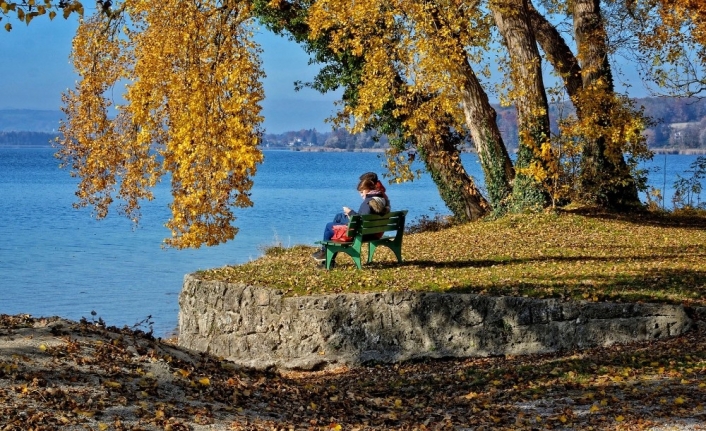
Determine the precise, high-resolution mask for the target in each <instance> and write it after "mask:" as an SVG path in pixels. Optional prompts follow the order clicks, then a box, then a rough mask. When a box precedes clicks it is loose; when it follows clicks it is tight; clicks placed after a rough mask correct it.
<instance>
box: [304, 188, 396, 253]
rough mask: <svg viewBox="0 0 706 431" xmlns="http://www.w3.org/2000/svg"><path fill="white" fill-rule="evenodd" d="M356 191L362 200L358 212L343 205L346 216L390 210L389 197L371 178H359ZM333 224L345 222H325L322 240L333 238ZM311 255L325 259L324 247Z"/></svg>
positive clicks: (338, 224) (385, 212)
mask: <svg viewBox="0 0 706 431" xmlns="http://www.w3.org/2000/svg"><path fill="white" fill-rule="evenodd" d="M358 192H359V193H360V197H361V198H363V202H362V203H361V204H360V208H358V212H355V211H353V210H352V209H350V208H348V207H343V213H344V214H345V215H346V216H347V217H348V218H350V216H352V215H355V214H361V215H366V214H380V215H385V214H387V213H388V212H390V206H389V199H386V196H385V197H384V192H381V191H380V190H378V189H376V187H375V183H374V182H373V181H372V180H371V179H369V178H365V179H362V180H360V182H359V183H358ZM335 226H346V224H343V223H340V222H338V223H337V222H335V221H332V222H329V223H326V227H325V228H324V241H328V240H330V239H332V238H333V236H334V231H335V228H334V227H335ZM339 229H340V228H339ZM312 257H313V258H314V259H316V260H318V261H324V260H326V248H325V247H321V248H320V249H319V250H317V251H316V252H315V253H314V254H313V255H312Z"/></svg>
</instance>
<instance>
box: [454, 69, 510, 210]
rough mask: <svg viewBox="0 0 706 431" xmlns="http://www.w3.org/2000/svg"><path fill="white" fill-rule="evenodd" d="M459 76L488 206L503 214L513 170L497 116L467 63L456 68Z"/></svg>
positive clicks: (468, 125) (465, 113)
mask: <svg viewBox="0 0 706 431" xmlns="http://www.w3.org/2000/svg"><path fill="white" fill-rule="evenodd" d="M459 73H460V75H461V76H463V78H464V80H465V85H464V86H463V89H461V90H460V92H461V94H462V100H463V112H464V117H465V120H466V127H468V130H469V131H470V132H471V137H472V138H473V143H474V145H475V147H476V152H477V154H478V159H479V161H480V164H481V167H482V168H483V174H484V175H485V187H486V189H487V191H488V197H489V198H490V202H491V204H492V205H493V208H495V209H496V210H500V211H502V210H503V207H504V206H505V205H507V200H508V197H509V196H510V195H511V193H512V182H513V180H514V178H515V169H514V168H513V166H512V160H510V155H509V154H508V152H507V148H505V144H504V143H503V138H502V136H501V135H500V129H498V123H497V121H496V118H497V113H496V112H495V109H493V107H492V106H491V105H490V101H489V100H488V94H487V93H486V92H485V90H483V87H482V86H481V84H480V81H478V78H477V77H476V75H475V73H474V72H473V69H472V68H471V66H470V65H469V64H468V63H467V62H464V63H462V64H459Z"/></svg>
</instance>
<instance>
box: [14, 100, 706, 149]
mask: <svg viewBox="0 0 706 431" xmlns="http://www.w3.org/2000/svg"><path fill="white" fill-rule="evenodd" d="M635 102H636V106H637V107H643V108H644V112H645V115H646V116H648V117H649V118H651V119H652V120H654V121H655V124H652V125H651V126H650V127H649V128H648V129H647V130H646V131H645V135H646V137H647V144H648V146H649V147H650V148H661V149H706V99H696V98H692V99H684V98H664V97H661V98H658V97H651V98H642V99H636V100H635ZM493 107H494V108H495V110H496V111H497V114H498V116H497V121H498V126H499V128H500V132H501V134H502V135H503V139H504V140H505V145H506V146H507V147H508V149H510V150H512V149H514V148H517V145H518V137H517V135H518V130H517V111H516V110H515V108H513V107H501V106H499V105H494V106H493ZM572 111H573V107H571V106H570V105H569V104H566V105H563V106H560V105H553V106H551V107H550V117H551V118H552V131H553V132H554V133H556V132H557V131H558V130H557V119H558V118H559V117H560V116H566V115H567V114H568V113H570V112H572ZM62 116H63V113H62V112H61V111H40V110H28V109H11V110H0V133H1V132H35V133H46V134H51V136H48V137H45V136H38V135H36V136H35V135H27V134H21V135H17V134H15V135H5V136H4V137H2V138H1V139H0V146H26V145H29V146H35V145H37V142H41V141H42V140H44V141H45V142H47V141H48V140H49V139H51V138H52V137H53V136H54V135H55V134H56V131H57V129H58V128H59V120H60V119H61V118H62ZM45 138H46V139H45ZM263 138H264V139H263V144H264V146H265V147H267V148H287V149H295V150H296V149H310V150H312V149H313V150H316V149H317V148H318V149H330V150H339V151H354V150H366V149H367V150H379V149H381V148H385V147H386V146H387V145H388V142H387V138H386V137H384V136H376V134H375V133H373V132H364V133H360V134H358V135H350V134H349V133H348V132H346V131H345V130H343V129H338V130H328V131H324V132H320V131H317V130H316V129H302V130H298V131H289V132H285V133H279V134H272V133H266V134H265V136H264V137H263ZM23 139H25V140H24V141H23ZM46 145H48V143H47V144H46Z"/></svg>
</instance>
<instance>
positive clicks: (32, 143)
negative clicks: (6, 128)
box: [0, 132, 59, 148]
mask: <svg viewBox="0 0 706 431" xmlns="http://www.w3.org/2000/svg"><path fill="white" fill-rule="evenodd" d="M57 136H59V135H58V134H57V133H44V132H0V147H4V148H33V147H50V146H51V145H52V142H54V139H55V138H56V137H57Z"/></svg>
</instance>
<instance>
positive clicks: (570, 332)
mask: <svg viewBox="0 0 706 431" xmlns="http://www.w3.org/2000/svg"><path fill="white" fill-rule="evenodd" d="M691 326H692V320H691V319H690V318H689V317H688V316H687V313H686V311H685V309H684V308H683V307H682V306H680V305H664V304H625V303H605V302H571V301H562V300H558V299H546V300H542V299H530V298H519V297H490V296H485V295H474V294H459V293H430V292H379V293H365V294H330V295H311V296H304V297H287V296H284V295H283V294H282V292H280V291H278V290H276V289H269V288H264V287H255V286H248V285H244V284H237V283H224V282H218V281H204V280H200V279H199V278H198V277H197V276H196V275H193V274H190V275H187V276H186V277H185V279H184V286H183V289H182V292H181V294H180V296H179V344H180V345H181V346H182V347H186V348H189V349H192V350H197V351H203V352H209V353H211V354H214V355H217V356H221V357H224V358H226V359H229V360H231V361H234V362H236V363H237V364H239V365H242V366H246V367H252V368H258V369H264V368H271V367H277V368H282V369H306V370H315V369H321V368H325V367H329V366H335V365H358V364H363V363H368V362H384V363H391V362H398V361H404V360H410V359H421V358H448V357H453V358H464V357H478V356H494V355H521V354H532V353H549V352H556V351H560V350H573V349H585V348H591V347H597V346H608V345H612V344H615V343H627V342H632V341H645V340H654V339H659V338H664V337H671V336H676V335H679V334H681V333H683V332H685V331H687V330H688V329H689V328H690V327H691Z"/></svg>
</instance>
